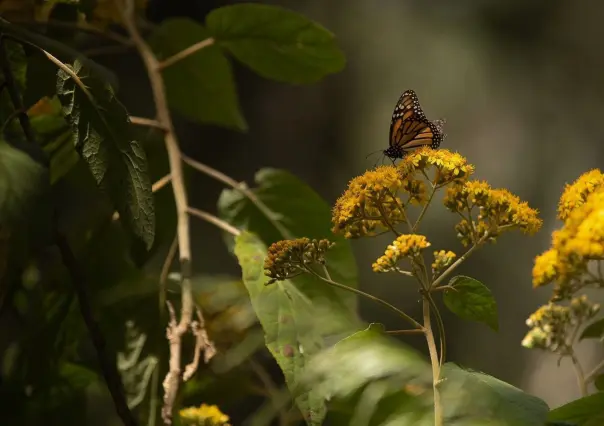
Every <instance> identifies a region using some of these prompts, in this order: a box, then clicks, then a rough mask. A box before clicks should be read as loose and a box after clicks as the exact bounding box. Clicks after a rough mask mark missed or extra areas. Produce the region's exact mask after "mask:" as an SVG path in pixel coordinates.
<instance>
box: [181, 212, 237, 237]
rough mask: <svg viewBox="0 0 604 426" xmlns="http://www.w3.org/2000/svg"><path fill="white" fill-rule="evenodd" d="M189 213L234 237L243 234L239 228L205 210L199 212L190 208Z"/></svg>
mask: <svg viewBox="0 0 604 426" xmlns="http://www.w3.org/2000/svg"><path fill="white" fill-rule="evenodd" d="M187 211H188V212H189V213H190V214H192V215H193V216H195V217H198V218H200V219H202V220H205V221H206V222H209V223H211V224H212V225H216V226H217V227H219V228H220V229H222V230H223V231H226V232H228V233H229V234H231V235H233V236H237V235H239V234H241V231H240V230H239V229H237V228H235V227H234V226H233V225H231V224H230V223H228V222H225V221H224V220H222V219H220V218H218V217H216V216H214V215H213V214H210V213H208V212H204V211H203V210H199V209H196V208H193V207H189V208H188V209H187Z"/></svg>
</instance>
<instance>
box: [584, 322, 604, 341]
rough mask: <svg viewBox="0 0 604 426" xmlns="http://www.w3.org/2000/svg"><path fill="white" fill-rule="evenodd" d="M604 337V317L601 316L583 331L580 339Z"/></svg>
mask: <svg viewBox="0 0 604 426" xmlns="http://www.w3.org/2000/svg"><path fill="white" fill-rule="evenodd" d="M603 337H604V318H600V319H599V320H596V321H594V322H592V323H591V324H589V325H588V326H587V327H585V329H584V330H583V333H581V337H579V340H583V339H601V338H603Z"/></svg>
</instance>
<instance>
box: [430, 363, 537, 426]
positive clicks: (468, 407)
mask: <svg viewBox="0 0 604 426" xmlns="http://www.w3.org/2000/svg"><path fill="white" fill-rule="evenodd" d="M441 380H442V381H441V385H440V386H441V399H442V405H443V407H444V409H445V419H446V421H445V424H456V425H460V426H461V425H478V424H491V423H482V422H483V421H491V420H497V423H496V424H498V425H502V426H542V425H543V424H544V423H545V420H546V418H547V413H548V411H549V407H548V406H547V404H546V403H545V402H544V401H542V400H541V399H539V398H537V397H535V396H532V395H529V394H527V393H525V392H523V391H522V390H520V389H518V388H516V387H514V386H512V385H510V384H509V383H506V382H503V381H501V380H499V379H496V378H495V377H492V376H489V375H488V374H484V373H480V372H476V371H468V370H465V369H462V368H460V367H458V366H457V365H455V364H453V363H446V364H445V365H444V366H443V368H442V372H441ZM477 396H479V397H477ZM454 420H456V421H455V423H453V421H454Z"/></svg>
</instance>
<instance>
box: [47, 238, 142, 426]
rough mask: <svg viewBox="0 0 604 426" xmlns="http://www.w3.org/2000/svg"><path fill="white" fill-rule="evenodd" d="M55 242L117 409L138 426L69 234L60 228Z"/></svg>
mask: <svg viewBox="0 0 604 426" xmlns="http://www.w3.org/2000/svg"><path fill="white" fill-rule="evenodd" d="M55 242H56V245H57V247H58V248H59V252H60V253H61V257H62V258H63V264H64V265H65V267H66V269H67V271H68V272H69V275H70V277H71V282H72V284H73V286H74V288H75V292H76V294H77V297H78V302H79V306H80V313H81V314H82V318H83V319H84V323H85V324H86V327H87V328H88V334H89V335H90V339H91V340H92V344H93V345H94V348H95V350H96V354H97V358H98V361H99V365H100V368H101V372H102V373H103V377H104V378H105V382H106V383H107V388H108V389H109V393H110V394H111V398H112V399H113V405H114V406H115V410H116V411H117V414H118V415H119V417H120V419H121V420H122V423H123V424H124V425H126V426H136V425H137V422H136V420H135V418H134V416H133V415H132V413H131V412H130V409H129V408H128V402H127V401H126V397H125V392H124V385H123V383H122V380H121V378H120V373H119V372H118V370H117V367H116V365H115V362H114V361H113V357H111V356H110V354H109V351H108V350H107V342H106V340H105V337H104V336H103V333H102V331H101V328H100V326H99V325H98V323H97V322H96V320H95V319H94V317H93V315H92V307H91V306H90V301H89V297H88V291H87V289H88V283H87V282H86V279H85V277H84V273H83V272H82V270H81V268H80V265H79V264H78V262H77V260H76V258H75V256H74V254H73V252H72V251H71V248H70V247H69V244H68V242H67V240H66V238H65V237H64V236H63V235H61V234H60V233H58V232H57V234H56V236H55Z"/></svg>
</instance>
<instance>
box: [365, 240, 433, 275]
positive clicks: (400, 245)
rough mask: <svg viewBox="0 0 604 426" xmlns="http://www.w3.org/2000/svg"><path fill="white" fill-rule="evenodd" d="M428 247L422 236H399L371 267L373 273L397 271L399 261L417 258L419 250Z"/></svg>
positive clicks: (428, 244)
mask: <svg viewBox="0 0 604 426" xmlns="http://www.w3.org/2000/svg"><path fill="white" fill-rule="evenodd" d="M427 247H430V243H429V242H428V240H427V239H426V237H425V236H423V235H415V234H404V235H400V236H399V237H398V238H397V239H396V240H394V241H393V242H392V244H391V245H389V246H388V247H387V248H386V252H385V253H384V255H383V256H381V257H379V258H378V259H377V260H376V261H375V263H374V264H373V265H372V269H373V271H374V272H390V271H395V270H397V265H396V264H397V263H398V261H399V260H401V259H403V258H405V257H407V258H414V257H416V256H418V255H419V254H420V252H421V250H423V249H425V248H427Z"/></svg>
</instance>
